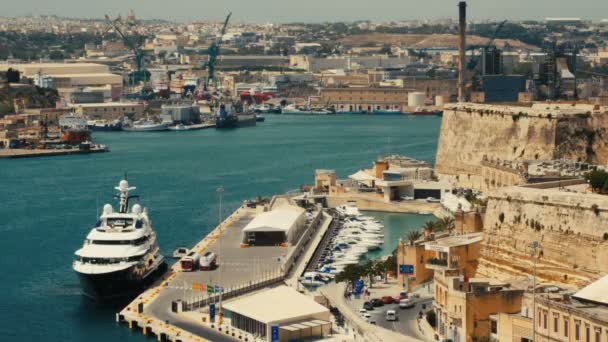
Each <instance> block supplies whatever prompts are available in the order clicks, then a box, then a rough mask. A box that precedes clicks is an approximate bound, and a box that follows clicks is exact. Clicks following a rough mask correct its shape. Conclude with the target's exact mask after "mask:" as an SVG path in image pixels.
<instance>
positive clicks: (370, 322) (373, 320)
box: [368, 319, 376, 325]
mask: <svg viewBox="0 0 608 342" xmlns="http://www.w3.org/2000/svg"><path fill="white" fill-rule="evenodd" d="M368 323H369V324H373V325H376V320H375V319H370V320H369V321H368Z"/></svg>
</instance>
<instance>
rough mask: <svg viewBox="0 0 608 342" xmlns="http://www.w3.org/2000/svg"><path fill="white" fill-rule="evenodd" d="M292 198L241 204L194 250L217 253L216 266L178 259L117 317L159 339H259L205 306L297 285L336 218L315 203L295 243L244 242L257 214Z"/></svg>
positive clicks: (120, 320)
mask: <svg viewBox="0 0 608 342" xmlns="http://www.w3.org/2000/svg"><path fill="white" fill-rule="evenodd" d="M289 200H290V199H289V198H288V197H287V196H275V197H274V198H273V200H272V201H271V202H270V204H268V206H267V207H263V208H262V207H258V208H249V207H247V206H246V205H243V206H241V207H239V208H238V209H237V210H236V211H235V212H233V213H232V215H230V216H229V217H228V218H226V220H224V221H223V222H222V223H221V224H220V225H219V226H217V227H216V228H215V229H214V230H213V231H211V232H210V233H209V234H208V235H207V236H206V237H204V238H203V239H202V240H201V241H199V242H198V243H197V244H196V245H195V246H194V247H193V248H192V249H191V250H193V251H196V252H197V253H199V254H202V253H205V252H207V251H212V252H214V253H216V254H217V255H218V267H217V268H216V269H214V270H210V271H195V272H183V271H182V270H181V266H180V263H179V262H177V263H175V264H174V265H173V266H172V267H171V269H170V270H169V271H168V272H167V273H166V274H165V275H163V277H162V278H161V279H159V280H158V281H157V282H156V283H155V284H154V285H153V286H152V287H151V288H149V289H148V290H147V291H145V292H144V293H142V294H141V295H140V296H138V297H137V298H136V299H135V300H133V301H132V302H131V303H130V304H129V305H127V306H126V307H125V308H124V309H123V310H121V311H120V312H119V313H117V315H116V320H117V322H122V323H126V324H127V325H128V326H129V328H131V329H134V328H139V329H141V332H142V333H143V334H144V335H150V334H152V335H154V336H156V337H157V338H158V340H159V341H205V340H211V341H235V340H236V341H238V340H242V341H255V340H256V338H255V337H254V336H252V335H250V334H248V333H245V332H243V331H236V330H235V329H233V328H232V327H228V326H227V325H225V323H224V325H222V322H221V319H219V321H218V317H217V316H216V318H215V319H216V321H215V322H210V315H209V313H208V312H206V311H205V308H206V307H207V306H208V305H209V304H210V303H216V304H217V303H220V302H222V301H229V300H230V299H232V298H236V297H240V296H246V295H248V294H250V293H254V292H255V291H258V290H261V289H266V288H269V287H274V286H278V285H281V284H283V283H287V284H288V285H291V286H293V287H297V285H298V278H299V276H300V275H301V274H302V272H304V270H305V268H306V266H307V264H308V261H309V260H310V258H311V256H312V254H313V252H314V251H315V250H316V247H317V245H318V243H319V241H320V240H321V237H322V236H323V235H324V233H325V231H326V230H327V229H328V227H329V226H330V223H331V222H332V220H333V218H332V216H331V215H329V214H327V213H326V212H325V211H324V210H321V209H320V208H315V209H314V210H313V211H312V213H311V215H309V216H308V218H307V220H306V227H305V229H304V230H303V233H302V234H301V235H300V236H299V237H298V239H297V242H295V243H291V244H287V245H279V246H255V247H245V246H243V245H242V230H243V228H245V226H247V224H248V223H249V222H251V221H252V220H253V219H254V217H255V216H256V214H259V213H261V212H263V211H264V210H270V209H272V208H273V207H274V206H280V205H284V204H286V203H288V202H289ZM220 250H221V252H220ZM199 284H205V287H207V290H208V287H209V286H212V287H216V288H217V287H218V286H219V287H221V288H222V289H223V293H222V294H221V296H220V294H218V293H211V292H208V291H204V292H203V291H201V290H200V285H199ZM220 297H221V298H220ZM258 340H259V339H258Z"/></svg>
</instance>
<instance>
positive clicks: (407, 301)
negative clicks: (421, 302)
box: [359, 292, 420, 324]
mask: <svg viewBox="0 0 608 342" xmlns="http://www.w3.org/2000/svg"><path fill="white" fill-rule="evenodd" d="M416 298H420V296H419V295H416V294H415V295H412V296H408V293H407V292H401V293H400V294H399V296H397V297H391V296H384V297H382V298H374V299H371V300H369V301H367V302H365V303H363V307H362V308H361V309H360V310H359V313H360V314H361V316H362V317H363V318H365V319H367V320H368V322H369V323H371V324H376V322H375V321H374V320H373V319H372V318H371V315H370V314H369V311H373V310H374V309H375V308H377V307H381V306H384V305H387V304H398V305H399V308H400V309H410V308H413V307H414V306H416V303H415V302H414V299H416ZM385 318H386V320H387V321H397V320H398V319H399V316H398V315H397V312H396V311H395V310H387V311H386V317H385Z"/></svg>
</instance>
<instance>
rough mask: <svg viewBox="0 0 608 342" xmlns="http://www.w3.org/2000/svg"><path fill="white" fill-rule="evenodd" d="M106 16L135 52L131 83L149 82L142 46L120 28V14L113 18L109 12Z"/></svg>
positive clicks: (125, 42) (130, 77)
mask: <svg viewBox="0 0 608 342" xmlns="http://www.w3.org/2000/svg"><path fill="white" fill-rule="evenodd" d="M105 17H106V21H107V22H108V24H109V25H110V26H111V27H112V28H113V29H114V31H115V32H116V33H117V34H118V36H119V37H120V38H121V39H122V41H123V42H124V44H125V46H126V47H127V48H129V49H130V50H131V51H132V52H133V55H134V62H135V63H134V64H135V68H134V69H135V71H133V72H132V73H131V74H130V75H129V81H130V83H131V84H137V83H139V82H144V83H145V82H147V81H148V80H149V79H150V75H149V72H148V71H147V70H146V69H145V68H144V64H145V60H144V52H143V51H142V50H141V48H140V47H139V46H138V44H136V43H135V42H133V41H132V40H131V39H129V38H128V37H127V36H126V35H125V34H124V33H123V31H122V30H121V29H120V25H119V24H120V23H122V20H121V18H120V16H119V17H118V18H116V19H115V20H111V19H110V17H109V16H108V15H107V14H106V16H105Z"/></svg>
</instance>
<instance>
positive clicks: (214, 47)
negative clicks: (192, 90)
mask: <svg viewBox="0 0 608 342" xmlns="http://www.w3.org/2000/svg"><path fill="white" fill-rule="evenodd" d="M231 16H232V12H230V13H228V16H226V20H224V25H223V26H222V30H221V32H220V33H221V35H220V37H219V38H216V39H215V40H214V41H213V42H212V43H211V45H210V46H209V48H208V49H207V51H208V53H209V59H208V60H207V62H206V63H205V64H204V66H205V67H207V72H208V76H207V80H206V81H205V89H206V88H207V86H208V85H209V82H210V81H212V82H213V88H214V89H217V80H216V78H215V63H216V62H217V57H218V55H219V54H220V46H221V45H222V37H223V36H224V35H225V34H226V28H227V27H228V21H229V20H230V17H231Z"/></svg>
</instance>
